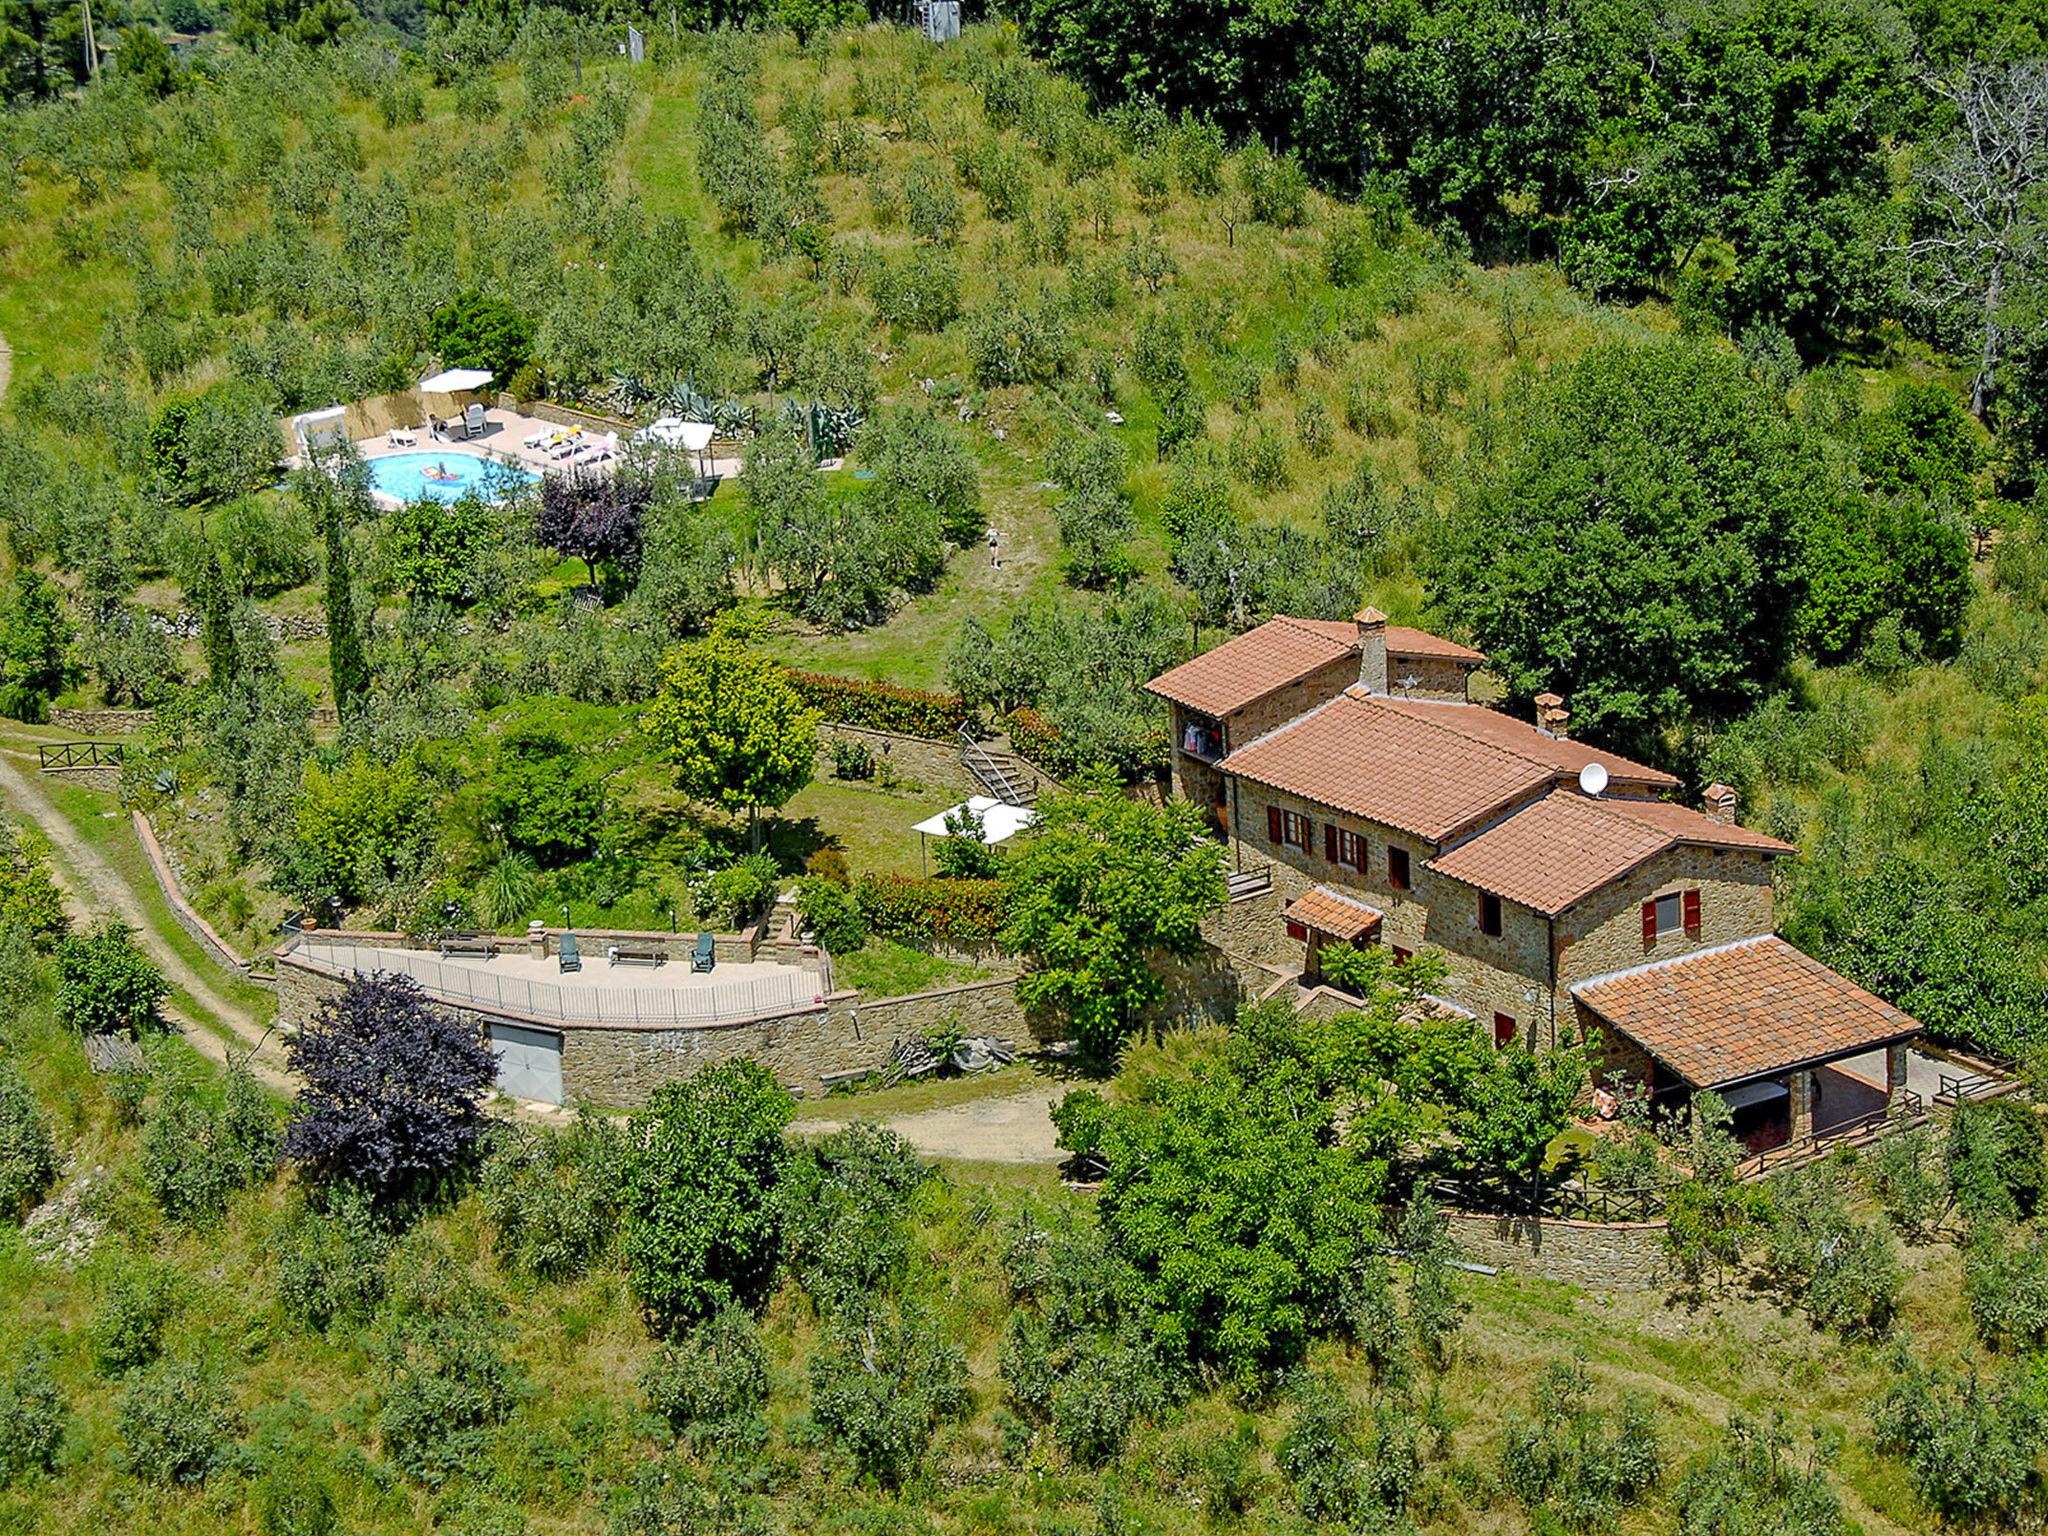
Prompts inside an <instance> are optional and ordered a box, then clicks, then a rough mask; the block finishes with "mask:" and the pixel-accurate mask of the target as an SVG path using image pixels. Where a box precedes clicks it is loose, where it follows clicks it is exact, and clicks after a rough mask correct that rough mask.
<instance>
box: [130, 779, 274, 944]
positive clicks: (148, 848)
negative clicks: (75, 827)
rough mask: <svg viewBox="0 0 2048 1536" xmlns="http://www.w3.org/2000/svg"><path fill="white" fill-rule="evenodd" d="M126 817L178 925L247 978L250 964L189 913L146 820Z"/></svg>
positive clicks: (134, 815)
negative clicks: (132, 824)
mask: <svg viewBox="0 0 2048 1536" xmlns="http://www.w3.org/2000/svg"><path fill="white" fill-rule="evenodd" d="M128 814H129V815H130V816H131V817H132V818H133V819H134V823H135V835H136V836H137V837H138V838H140V839H141V840H142V851H143V852H144V853H146V854H148V855H149V868H150V872H151V873H152V874H154V875H155V876H156V883H157V888H158V889H159V890H161V891H162V892H163V893H164V901H165V903H166V904H167V905H169V907H170V909H171V916H172V917H173V918H175V919H176V920H177V924H178V926H179V927H180V928H182V929H184V930H185V932H186V933H188V934H190V935H191V937H192V938H193V940H194V941H195V942H196V943H197V944H198V945H199V947H200V948H201V949H203V950H205V951H206V952H207V953H208V954H209V955H211V956H212V957H213V958H214V959H215V960H216V961H218V962H219V963H220V964H221V965H223V966H225V967H227V969H229V970H231V971H233V972H235V973H236V974H237V975H240V976H247V975H248V974H249V964H250V962H249V961H248V960H247V959H246V958H245V957H244V956H243V955H241V954H240V953H238V952H237V951H236V950H235V949H234V947H233V946H232V945H230V944H229V943H228V941H227V940H226V939H224V938H222V937H221V936H220V935H219V934H218V933H216V932H214V929H213V924H211V923H209V922H208V921H207V920H206V919H205V918H203V917H201V916H200V915H199V914H198V912H196V911H195V910H193V907H192V903H191V902H189V901H187V900H186V899H185V892H184V889H183V888H182V887H181V886H180V885H179V884H178V877H177V876H176V875H175V874H174V873H172V870H171V863H170V860H169V859H167V858H165V857H164V850H163V844H161V843H159V842H158V841H157V840H156V828H154V827H152V826H151V825H150V824H149V818H148V817H147V816H145V815H143V814H142V812H140V811H130V812H129V813H128Z"/></svg>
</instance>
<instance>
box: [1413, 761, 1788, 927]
mask: <svg viewBox="0 0 2048 1536" xmlns="http://www.w3.org/2000/svg"><path fill="white" fill-rule="evenodd" d="M1686 843H1689V844H1695V845H1697V846H1700V847H1706V848H1739V849H1746V850H1750V851H1753V852H1757V853H1769V854H1781V853H1791V852H1794V851H1795V850H1794V849H1793V848H1792V846H1791V844H1789V843H1781V842H1779V841H1778V840H1777V839H1776V838H1774V837H1765V836H1764V835H1763V834H1762V833H1761V832H1752V831H1750V830H1749V829H1748V828H1747V827H1735V826H1724V825H1722V824H1721V823H1720V822H1717V821H1713V820H1710V819H1709V818H1708V817H1705V816H1702V815H1701V814H1700V813H1699V812H1698V811H1694V810H1688V809H1687V808H1686V807H1684V806H1682V805H1673V804H1672V803H1671V802H1670V801H1668V800H1623V799H1612V798H1601V799H1598V800H1595V799H1591V798H1589V797H1588V796H1585V795H1582V794H1580V793H1579V792H1578V791H1577V790H1575V789H1557V790H1553V791H1552V792H1551V793H1550V794H1548V795H1545V796H1544V797H1543V798H1542V799H1541V800H1538V801H1536V802H1535V803H1533V804H1531V805H1526V806H1524V807H1522V809H1520V810H1518V811H1516V812H1515V813H1514V814H1513V815H1512V816H1509V817H1507V818H1506V819H1505V820H1504V821H1501V822H1500V823H1498V824H1497V825H1495V826H1491V827H1488V828H1487V829H1486V830H1485V831H1484V832H1481V833H1479V834H1478V835H1477V836H1475V837H1471V838H1468V839H1467V840H1466V841H1464V842H1462V843H1459V844H1458V845H1457V846H1456V847H1453V848H1450V849H1447V850H1446V851H1445V852H1443V853H1440V854H1438V855H1437V856H1436V857H1435V858H1433V859H1431V860H1430V861H1429V867H1430V868H1431V869H1433V870H1435V871H1436V872H1437V873H1438V874H1441V875H1448V876H1449V877H1450V878H1451V879H1453V880H1462V881H1464V882H1465V884H1467V885H1472V886H1477V887H1478V888H1479V889H1480V890H1482V891H1492V892H1493V893H1494V894H1495V895H1497V896H1505V897H1506V898H1507V899H1508V900H1509V901H1515V902H1520V903H1521V904H1522V905H1523V906H1525V907H1531V908H1534V909H1535V910H1536V911H1538V912H1541V913H1543V914H1544V915H1545V916H1548V917H1555V916H1556V915H1557V914H1558V913H1560V912H1562V911H1564V909H1565V908H1566V907H1569V906H1570V905H1572V903H1574V902H1576V901H1582V900H1584V899H1585V898H1586V897H1588V896H1590V895H1592V894H1593V892H1595V891H1597V890H1599V889H1600V888H1601V887H1602V886H1604V885H1606V884H1608V883H1609V882H1610V881H1612V880H1616V879H1619V878H1620V877H1621V876H1622V875H1624V874H1626V873H1628V871H1630V870H1631V869H1634V868H1635V867H1636V866H1637V865H1638V864H1640V863H1642V862H1643V861H1644V860H1645V859H1648V858H1651V857H1653V856H1654V855H1656V854H1659V853H1662V852H1663V851H1664V850H1665V849H1667V848H1675V847H1678V846H1679V845H1680V844H1686Z"/></svg>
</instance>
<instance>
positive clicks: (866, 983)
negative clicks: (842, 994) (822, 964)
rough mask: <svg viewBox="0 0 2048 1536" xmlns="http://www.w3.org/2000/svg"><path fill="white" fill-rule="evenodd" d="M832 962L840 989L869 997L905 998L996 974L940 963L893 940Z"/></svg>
mask: <svg viewBox="0 0 2048 1536" xmlns="http://www.w3.org/2000/svg"><path fill="white" fill-rule="evenodd" d="M832 963H833V966H834V967H835V969H836V971H837V980H838V982H839V984H840V985H841V986H842V987H858V988H859V989H860V990H861V991H863V992H865V993H867V994H868V995H869V996H870V997H908V996H910V995H911V994H912V993H915V992H931V991H935V990H937V989H938V988H940V987H953V986H959V985H960V984H961V983H963V982H969V981H985V980H987V979H988V978H989V977H990V976H993V975H995V974H996V973H995V972H994V971H991V970H988V969H986V968H985V967H982V966H978V965H963V964H961V963H960V962H958V961H954V960H942V959H940V958H939V957H938V956H937V955H928V954H926V953H925V952H924V951H923V950H921V949H912V948H911V947H910V946H909V945H907V944H899V943H897V942H896V941H895V940H894V939H869V940H868V942H867V944H866V945H865V946H864V947H863V948H861V949H858V950H856V951H855V952H854V953H852V954H850V955H834V956H833V957H832Z"/></svg>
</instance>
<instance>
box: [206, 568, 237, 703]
mask: <svg viewBox="0 0 2048 1536" xmlns="http://www.w3.org/2000/svg"><path fill="white" fill-rule="evenodd" d="M199 640H200V646H201V648H202V649H203V650H204V651H205V653H206V680H207V681H208V682H209V683H211V684H212V685H213V686H214V687H215V688H225V687H227V686H228V684H230V683H232V682H233V681H234V680H235V678H236V676H237V675H238V674H239V673H240V672H241V670H242V658H241V656H240V655H239V654H238V653H237V652H236V649H235V623H234V610H233V606H232V604H231V603H230V602H229V599H228V582H227V574H226V572H224V571H222V570H221V568H220V555H219V554H218V553H217V552H216V551H215V550H214V548H213V546H212V545H211V544H209V545H207V548H206V569H205V571H204V573H203V574H202V575H201V577H200V588H199Z"/></svg>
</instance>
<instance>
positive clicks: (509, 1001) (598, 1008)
mask: <svg viewBox="0 0 2048 1536" xmlns="http://www.w3.org/2000/svg"><path fill="white" fill-rule="evenodd" d="M293 954H294V956H295V957H296V958H298V959H301V960H304V961H306V962H307V963H308V964H311V965H316V966H320V967H323V968H325V969H327V970H333V971H340V972H342V973H343V974H344V975H346V974H348V973H351V972H360V973H361V974H363V975H369V974H371V973H372V972H376V971H384V972H387V973H389V974H392V975H402V976H410V977H412V979H413V980H414V981H417V982H418V983H419V984H420V986H421V987H422V988H424V989H425V990H426V991H427V992H428V993H429V994H430V995H431V996H433V997H436V998H439V999H440V1000H441V1001H443V1002H449V1003H459V1004H469V1005H472V1006H474V1007H477V1008H482V1009H486V1010H489V1011H493V1012H504V1013H514V1014H523V1015H526V1016H528V1017H530V1018H537V1019H560V1020H562V1021H563V1022H564V1023H575V1024H715V1023H717V1022H719V1021H720V1020H725V1019H751V1018H758V1017H760V1016H762V1015H766V1014H776V1013H791V1012H794V1011H796V1010H798V1009H802V1008H809V1007H812V1006H814V1005H815V1004H816V1003H817V1002H818V1000H819V995H820V992H821V990H822V987H823V981H822V978H820V977H818V976H815V975H813V974H812V973H811V972H809V971H802V970H796V969H791V970H789V971H788V972H787V973H786V974H781V975H775V976H756V977H748V978H745V979H744V980H732V981H718V980H715V979H712V978H707V979H705V980H694V978H693V981H694V984H692V983H689V982H685V983H683V984H682V985H677V986H666V987H663V986H646V987H626V986H602V985H592V984H590V983H588V982H586V983H583V984H581V985H579V984H577V983H575V982H550V981H532V980H529V979H528V978H526V977H524V976H517V975H512V974H509V973H506V972H503V971H494V970H493V969H492V968H491V962H490V961H488V960H480V961H476V962H474V963H471V964H467V965H452V964H450V963H448V962H447V961H444V960H440V959H437V958H436V957H434V956H432V955H427V954H422V953H421V952H420V951H418V950H413V949H380V948H377V947H376V946H374V945H367V944H326V943H320V942H317V941H312V940H302V941H301V942H300V943H299V945H298V947H297V949H296V950H294V951H293ZM604 963H605V962H604V957H603V956H602V955H601V954H597V955H592V956H589V957H588V958H586V959H585V961H584V964H586V965H602V964H604ZM689 963H690V962H689V960H688V959H687V957H686V958H684V959H681V960H671V961H669V962H668V964H667V965H666V966H663V967H662V968H661V969H663V970H667V969H670V968H671V967H674V968H682V967H687V966H688V965H689ZM656 974H659V972H657V973H656ZM683 974H684V975H685V976H687V975H689V974H690V973H689V972H688V971H687V970H685V971H684V972H683ZM714 977H715V973H714ZM681 979H682V978H681V977H678V980H679V981H681Z"/></svg>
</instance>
